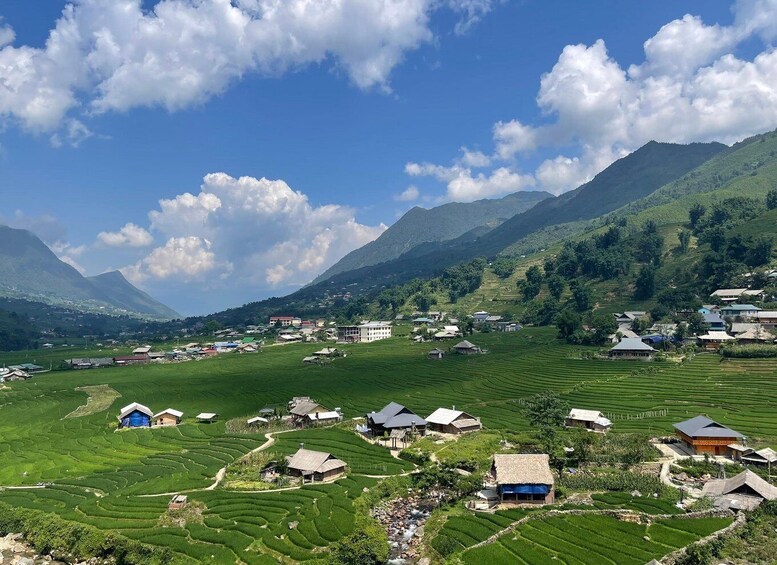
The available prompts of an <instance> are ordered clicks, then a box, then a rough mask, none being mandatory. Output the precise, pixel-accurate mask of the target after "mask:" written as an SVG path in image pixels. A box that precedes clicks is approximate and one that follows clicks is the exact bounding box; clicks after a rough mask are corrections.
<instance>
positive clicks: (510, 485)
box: [491, 453, 555, 504]
mask: <svg viewBox="0 0 777 565" xmlns="http://www.w3.org/2000/svg"><path fill="white" fill-rule="evenodd" d="M491 475H492V477H493V479H494V481H495V482H496V492H497V494H498V495H499V498H500V500H501V501H502V502H503V503H504V502H516V503H521V504H552V503H553V502H554V500H555V479H554V478H553V473H552V472H551V470H550V457H549V456H548V455H547V454H545V453H540V454H536V453H532V454H528V453H520V454H497V455H494V459H493V461H492V463H491Z"/></svg>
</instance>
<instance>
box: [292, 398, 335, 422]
mask: <svg viewBox="0 0 777 565" xmlns="http://www.w3.org/2000/svg"><path fill="white" fill-rule="evenodd" d="M319 412H331V410H329V408H327V407H326V406H324V405H322V404H319V403H318V402H316V401H315V400H312V399H308V400H302V401H300V402H297V403H295V404H294V406H293V407H292V408H291V410H289V414H291V421H292V423H293V424H296V425H306V424H307V423H308V422H309V420H310V419H309V416H311V415H315V414H318V413H319Z"/></svg>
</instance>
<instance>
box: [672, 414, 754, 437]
mask: <svg viewBox="0 0 777 565" xmlns="http://www.w3.org/2000/svg"><path fill="white" fill-rule="evenodd" d="M674 427H675V429H676V430H679V431H681V432H682V433H684V434H685V435H687V436H688V437H721V438H726V437H737V438H739V437H744V436H743V435H742V434H740V433H739V432H737V431H734V430H732V429H731V428H727V427H726V426H724V425H723V424H719V423H717V422H716V421H715V420H711V419H709V418H707V417H706V416H696V417H695V418H691V419H690V420H685V421H684V422H680V423H678V424H675V425H674Z"/></svg>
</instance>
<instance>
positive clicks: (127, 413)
mask: <svg viewBox="0 0 777 565" xmlns="http://www.w3.org/2000/svg"><path fill="white" fill-rule="evenodd" d="M153 416H154V413H153V412H152V411H151V408H149V407H148V406H144V405H142V404H139V403H137V402H133V403H132V404H128V405H127V406H125V407H124V408H122V409H121V412H119V427H120V428H149V427H151V418H152V417H153Z"/></svg>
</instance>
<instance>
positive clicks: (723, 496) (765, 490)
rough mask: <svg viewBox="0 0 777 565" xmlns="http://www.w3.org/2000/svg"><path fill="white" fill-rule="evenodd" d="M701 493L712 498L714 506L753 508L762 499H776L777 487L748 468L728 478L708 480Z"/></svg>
mask: <svg viewBox="0 0 777 565" xmlns="http://www.w3.org/2000/svg"><path fill="white" fill-rule="evenodd" d="M701 493H702V495H703V496H707V497H709V498H712V499H714V501H715V507H716V508H719V509H722V510H728V509H730V510H754V509H755V508H757V507H758V506H759V505H760V504H761V502H763V501H764V500H777V487H775V486H773V485H771V484H769V483H767V482H766V481H765V480H763V479H762V478H761V477H759V476H758V475H756V474H755V473H753V472H752V471H751V470H749V469H748V470H746V471H743V472H741V473H739V474H738V475H735V476H733V477H731V478H730V479H715V480H712V481H709V482H707V483H706V484H705V485H704V488H703V489H702V491H701Z"/></svg>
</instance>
